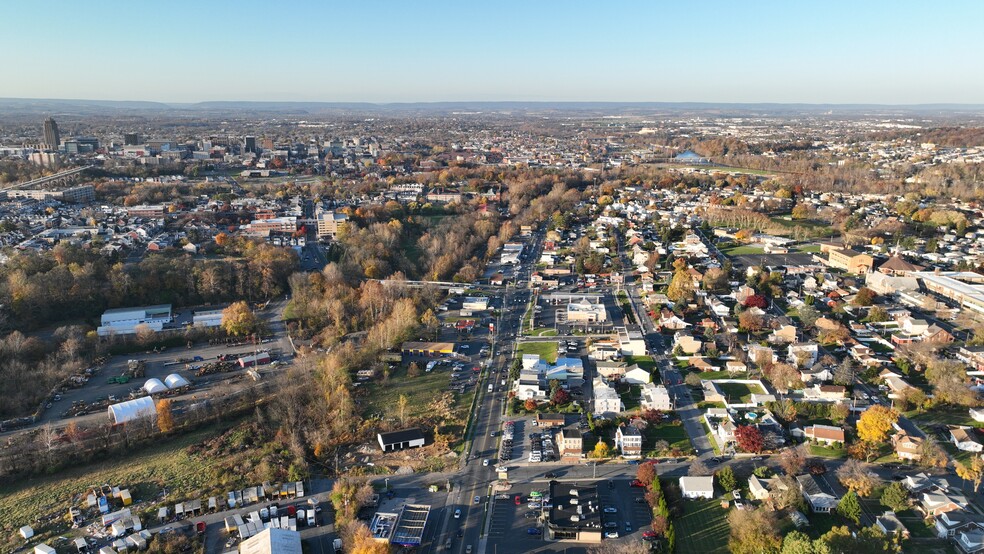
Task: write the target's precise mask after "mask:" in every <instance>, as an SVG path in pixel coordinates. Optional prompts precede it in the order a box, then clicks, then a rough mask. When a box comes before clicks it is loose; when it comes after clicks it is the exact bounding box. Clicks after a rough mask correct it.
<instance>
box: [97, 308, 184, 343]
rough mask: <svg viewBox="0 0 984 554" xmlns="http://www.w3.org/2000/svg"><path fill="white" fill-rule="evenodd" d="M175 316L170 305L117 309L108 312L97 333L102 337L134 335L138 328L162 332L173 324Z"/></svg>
mask: <svg viewBox="0 0 984 554" xmlns="http://www.w3.org/2000/svg"><path fill="white" fill-rule="evenodd" d="M173 320H174V316H173V314H172V312H171V305H170V304H161V305H158V306H143V307H138V308H115V309H112V310H106V311H105V312H104V313H103V315H102V321H101V325H100V326H99V328H98V329H96V332H97V333H98V334H99V336H100V337H107V336H110V335H132V334H134V333H136V332H137V327H138V326H146V328H148V329H150V330H151V331H160V330H162V329H163V328H164V325H166V324H168V323H171V321H173Z"/></svg>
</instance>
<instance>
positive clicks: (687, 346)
mask: <svg viewBox="0 0 984 554" xmlns="http://www.w3.org/2000/svg"><path fill="white" fill-rule="evenodd" d="M703 347H704V343H703V342H701V341H699V340H697V339H695V338H694V337H693V335H689V334H687V333H684V332H681V331H677V333H676V334H675V335H673V349H674V350H676V349H677V348H679V349H680V351H681V352H683V353H684V354H686V355H688V356H692V355H694V354H697V353H699V352H700V351H701V349H702V348H703Z"/></svg>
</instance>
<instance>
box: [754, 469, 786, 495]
mask: <svg viewBox="0 0 984 554" xmlns="http://www.w3.org/2000/svg"><path fill="white" fill-rule="evenodd" d="M773 483H778V486H779V488H780V489H781V490H786V486H785V485H783V484H782V481H779V480H778V479H775V478H772V479H766V478H763V477H758V476H755V475H752V476H751V477H749V478H748V492H750V493H751V495H752V498H755V499H756V500H766V499H767V498H769V497H770V496H771V495H772V491H771V490H769V489H770V488H771V487H772V485H773Z"/></svg>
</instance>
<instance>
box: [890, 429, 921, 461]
mask: <svg viewBox="0 0 984 554" xmlns="http://www.w3.org/2000/svg"><path fill="white" fill-rule="evenodd" d="M922 444H923V439H922V438H920V437H914V436H912V435H910V434H908V433H906V432H905V431H899V432H898V433H896V434H894V435H892V446H894V447H895V456H896V457H897V458H898V459H900V460H911V461H914V462H916V461H919V459H920V458H922Z"/></svg>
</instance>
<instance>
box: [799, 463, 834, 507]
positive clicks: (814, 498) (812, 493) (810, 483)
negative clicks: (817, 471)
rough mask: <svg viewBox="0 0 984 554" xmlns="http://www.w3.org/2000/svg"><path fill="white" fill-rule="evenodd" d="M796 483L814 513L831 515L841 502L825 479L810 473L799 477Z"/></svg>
mask: <svg viewBox="0 0 984 554" xmlns="http://www.w3.org/2000/svg"><path fill="white" fill-rule="evenodd" d="M796 482H797V483H798V484H799V487H800V492H802V493H803V498H805V499H806V503H807V504H809V505H810V509H811V510H813V512H814V513H820V514H826V513H830V512H832V511H833V510H834V508H836V507H837V503H838V502H840V499H839V498H837V495H836V494H835V493H834V491H833V489H831V488H830V485H829V484H827V481H826V480H825V479H823V478H819V477H817V476H816V475H812V474H809V473H808V474H806V475H799V476H797V477H796Z"/></svg>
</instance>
